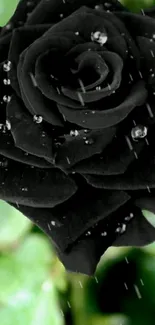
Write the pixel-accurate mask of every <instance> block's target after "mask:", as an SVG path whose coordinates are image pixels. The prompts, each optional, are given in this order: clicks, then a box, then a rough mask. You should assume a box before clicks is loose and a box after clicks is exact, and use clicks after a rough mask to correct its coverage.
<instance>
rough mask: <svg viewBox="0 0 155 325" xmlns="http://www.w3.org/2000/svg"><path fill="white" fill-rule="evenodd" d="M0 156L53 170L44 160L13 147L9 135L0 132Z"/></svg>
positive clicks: (13, 144)
mask: <svg viewBox="0 0 155 325" xmlns="http://www.w3.org/2000/svg"><path fill="white" fill-rule="evenodd" d="M0 154H1V155H3V156H4V157H6V158H9V159H12V160H14V161H18V162H21V163H23V164H28V165H31V166H35V167H40V168H53V165H52V164H51V163H48V162H47V161H46V160H45V159H43V158H40V157H36V156H33V155H30V154H28V153H27V152H24V151H23V150H21V149H19V148H17V147H15V143H14V141H13V138H12V135H11V133H10V132H9V131H8V132H6V133H3V132H2V130H0Z"/></svg>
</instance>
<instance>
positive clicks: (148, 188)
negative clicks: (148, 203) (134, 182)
mask: <svg viewBox="0 0 155 325" xmlns="http://www.w3.org/2000/svg"><path fill="white" fill-rule="evenodd" d="M146 187H147V190H148V192H149V193H151V190H150V187H149V186H148V185H147V186H146Z"/></svg>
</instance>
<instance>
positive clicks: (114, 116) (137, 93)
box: [58, 81, 147, 129]
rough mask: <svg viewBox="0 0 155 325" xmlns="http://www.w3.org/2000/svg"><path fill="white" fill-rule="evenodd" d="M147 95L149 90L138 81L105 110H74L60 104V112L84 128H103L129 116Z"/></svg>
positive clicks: (68, 119)
mask: <svg viewBox="0 0 155 325" xmlns="http://www.w3.org/2000/svg"><path fill="white" fill-rule="evenodd" d="M146 97H147V91H146V89H145V84H144V82H143V81H140V82H138V83H137V84H135V85H134V86H133V88H132V89H131V92H130V94H129V95H128V97H127V98H126V99H125V100H124V102H123V103H121V104H120V105H119V106H117V107H115V108H111V109H108V110H104V111H97V110H96V111H95V113H94V111H89V110H86V109H83V110H77V109H76V110H73V109H70V108H69V107H66V106H63V105H60V104H58V108H59V110H60V112H61V113H62V114H63V115H64V116H65V118H66V120H67V121H69V122H71V123H75V124H77V125H80V126H82V127H83V128H90V129H101V128H107V127H110V126H112V125H116V124H118V123H119V122H121V121H122V120H123V119H125V118H126V117H127V115H128V114H129V113H130V112H131V111H132V110H133V109H134V108H135V107H136V106H141V105H142V104H143V103H144V102H145V100H146Z"/></svg>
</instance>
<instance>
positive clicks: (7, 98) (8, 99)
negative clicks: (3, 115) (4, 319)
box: [3, 95, 11, 103]
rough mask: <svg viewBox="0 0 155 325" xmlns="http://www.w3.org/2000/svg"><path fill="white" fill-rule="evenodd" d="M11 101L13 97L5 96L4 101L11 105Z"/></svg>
mask: <svg viewBox="0 0 155 325" xmlns="http://www.w3.org/2000/svg"><path fill="white" fill-rule="evenodd" d="M10 100H11V96H7V95H4V96H3V101H4V102H6V103H9V102H10Z"/></svg>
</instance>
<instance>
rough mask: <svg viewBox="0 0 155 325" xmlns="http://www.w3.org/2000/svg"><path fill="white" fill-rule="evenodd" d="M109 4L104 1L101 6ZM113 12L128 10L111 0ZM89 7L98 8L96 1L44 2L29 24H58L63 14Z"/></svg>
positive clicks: (29, 19) (55, 0)
mask: <svg viewBox="0 0 155 325" xmlns="http://www.w3.org/2000/svg"><path fill="white" fill-rule="evenodd" d="M105 2H107V1H106V0H102V1H101V4H103V5H104V3H105ZM110 3H111V5H112V6H111V10H112V11H115V10H119V11H121V10H123V11H124V10H127V9H126V8H125V7H123V6H122V5H121V4H120V3H119V2H118V1H116V0H111V1H110ZM84 5H85V6H88V7H91V8H94V7H95V6H96V0H67V1H66V2H63V1H62V0H52V1H44V0H42V1H41V2H40V4H39V5H38V7H37V8H36V10H34V11H33V12H32V14H31V16H30V17H29V18H28V21H27V24H30V25H35V24H37V23H39V24H45V23H51V22H54V23H56V22H58V21H59V20H60V18H61V17H60V14H63V15H64V17H67V16H69V15H70V14H71V13H72V12H74V11H75V10H77V9H78V8H80V7H81V6H84ZM96 11H97V10H96Z"/></svg>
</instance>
